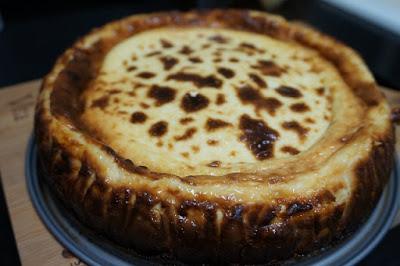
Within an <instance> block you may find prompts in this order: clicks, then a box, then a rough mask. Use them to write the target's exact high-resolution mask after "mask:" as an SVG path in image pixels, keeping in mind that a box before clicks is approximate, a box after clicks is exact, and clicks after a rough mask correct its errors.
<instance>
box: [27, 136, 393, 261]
mask: <svg viewBox="0 0 400 266" xmlns="http://www.w3.org/2000/svg"><path fill="white" fill-rule="evenodd" d="M399 170H400V169H399V164H398V163H397V162H396V167H395V169H394V171H393V173H392V175H391V177H390V180H389V182H388V185H387V186H386V188H385V190H384V192H383V194H382V196H381V198H380V200H379V203H378V205H377V206H376V208H375V210H374V211H373V213H372V214H371V216H370V217H369V219H368V220H367V222H366V223H365V224H364V225H363V226H362V227H361V228H360V229H358V231H357V232H355V234H353V235H352V236H351V237H350V238H349V239H347V240H345V241H344V242H342V243H341V244H339V245H337V246H335V247H333V248H330V249H327V250H326V251H322V252H320V253H319V254H318V255H316V256H313V257H307V258H303V259H301V260H300V261H299V260H296V261H292V263H296V265H354V264H356V263H357V262H359V261H360V260H361V259H362V258H364V257H365V256H366V255H367V254H368V253H369V252H370V251H371V250H372V249H373V248H374V247H375V246H376V245H377V244H378V243H379V242H380V241H381V240H382V238H383V237H384V235H385V234H386V232H387V231H388V230H389V229H390V226H391V224H392V222H393V220H394V218H395V215H396V212H397V209H398V207H399V205H400V187H399V175H398V173H399ZM25 174H26V183H27V186H28V191H29V194H30V197H31V200H32V203H33V205H34V207H35V209H36V211H37V213H38V214H39V216H40V218H41V219H42V222H43V223H44V224H45V225H46V227H47V229H48V230H49V231H50V232H51V233H52V234H53V235H54V236H55V237H56V239H58V241H59V242H60V243H61V244H62V245H63V246H64V247H65V248H67V249H68V250H69V251H71V252H72V253H73V254H74V255H75V256H77V257H79V258H80V259H81V260H82V261H83V262H85V263H87V264H89V265H156V264H160V263H166V262H167V263H168V261H166V259H165V258H161V257H156V258H151V259H150V260H149V259H147V258H145V257H143V256H140V255H138V254H135V253H134V251H132V250H129V249H124V248H122V247H118V246H117V245H115V244H114V243H113V242H111V241H110V240H108V239H106V238H105V237H102V236H100V235H98V234H96V233H95V232H94V231H92V230H91V229H89V228H87V227H85V226H84V225H82V224H81V223H80V222H79V221H78V220H77V219H76V218H75V217H74V215H68V214H70V211H68V210H66V208H65V207H64V206H63V204H62V203H61V202H60V201H59V200H58V199H57V198H56V197H54V196H53V194H52V193H51V191H50V190H49V187H48V186H47V185H46V184H45V183H44V182H43V178H40V177H39V173H38V169H37V153H36V146H35V144H34V141H33V138H31V139H30V141H29V144H28V147H27V152H26V162H25ZM169 263H171V261H169ZM173 263H176V262H173ZM290 264H291V263H290Z"/></svg>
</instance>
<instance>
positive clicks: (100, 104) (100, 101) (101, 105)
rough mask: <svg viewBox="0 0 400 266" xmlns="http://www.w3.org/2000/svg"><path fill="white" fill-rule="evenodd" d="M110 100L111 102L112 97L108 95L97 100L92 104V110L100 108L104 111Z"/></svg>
mask: <svg viewBox="0 0 400 266" xmlns="http://www.w3.org/2000/svg"><path fill="white" fill-rule="evenodd" d="M109 100H110V97H109V96H108V95H104V96H102V97H100V98H98V99H97V100H94V101H93V102H92V105H91V107H92V108H95V107H98V108H100V109H104V108H106V107H107V105H108V103H109Z"/></svg>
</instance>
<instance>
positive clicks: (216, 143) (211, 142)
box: [207, 139, 219, 146]
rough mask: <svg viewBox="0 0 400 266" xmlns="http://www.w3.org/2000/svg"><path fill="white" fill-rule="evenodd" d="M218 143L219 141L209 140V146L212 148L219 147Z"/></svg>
mask: <svg viewBox="0 0 400 266" xmlns="http://www.w3.org/2000/svg"><path fill="white" fill-rule="evenodd" d="M218 143H219V141H218V140H215V139H209V140H207V144H208V145H210V146H216V145H218Z"/></svg>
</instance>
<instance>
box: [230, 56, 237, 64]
mask: <svg viewBox="0 0 400 266" xmlns="http://www.w3.org/2000/svg"><path fill="white" fill-rule="evenodd" d="M229 62H231V63H237V62H239V59H237V58H236V57H231V58H229Z"/></svg>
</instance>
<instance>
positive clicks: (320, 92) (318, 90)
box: [315, 87, 325, 96]
mask: <svg viewBox="0 0 400 266" xmlns="http://www.w3.org/2000/svg"><path fill="white" fill-rule="evenodd" d="M315 91H316V92H317V94H318V95H319V96H323V95H324V93H325V88H324V87H321V88H318V89H316V90H315Z"/></svg>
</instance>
